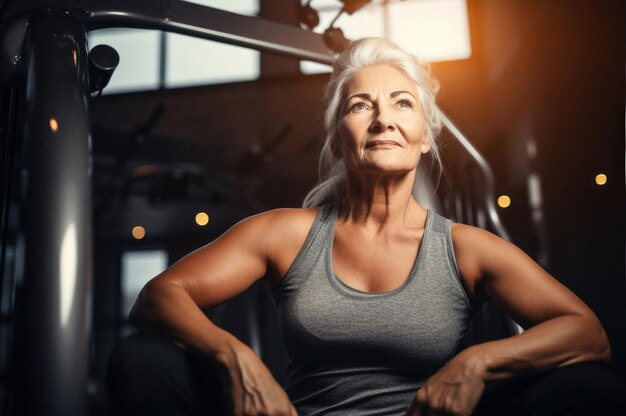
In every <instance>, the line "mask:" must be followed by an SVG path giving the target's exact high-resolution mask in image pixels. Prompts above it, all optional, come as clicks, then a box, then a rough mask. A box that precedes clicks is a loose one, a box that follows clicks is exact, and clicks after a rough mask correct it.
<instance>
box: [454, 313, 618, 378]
mask: <svg viewBox="0 0 626 416" xmlns="http://www.w3.org/2000/svg"><path fill="white" fill-rule="evenodd" d="M459 356H461V357H459V358H461V359H464V360H466V363H467V366H468V368H469V369H471V370H470V371H472V372H474V371H476V372H479V373H481V374H482V375H483V378H484V380H485V381H492V380H502V379H507V378H511V377H516V376H519V375H524V374H530V373H536V372H541V371H545V370H549V369H551V368H555V367H560V366H564V365H568V364H573V363H576V362H582V361H610V359H611V349H610V345H609V342H608V339H607V337H606V334H605V332H604V329H603V328H602V326H601V324H600V323H599V322H598V320H597V319H596V318H595V317H590V316H584V315H564V316H559V317H557V318H553V319H550V320H547V321H545V322H542V323H541V324H538V325H535V326H533V327H532V328H529V329H528V330H526V331H525V332H523V333H521V334H519V335H516V336H513V337H510V338H505V339H500V340H497V341H490V342H485V343H482V344H476V345H474V346H471V347H469V348H467V349H466V350H464V351H462V352H461V353H460V354H459Z"/></svg>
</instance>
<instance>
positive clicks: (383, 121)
mask: <svg viewBox="0 0 626 416" xmlns="http://www.w3.org/2000/svg"><path fill="white" fill-rule="evenodd" d="M375 114H376V118H375V119H374V121H373V122H372V124H371V125H370V131H372V132H382V131H385V130H393V129H395V124H394V122H393V120H392V119H391V117H389V114H387V112H386V111H381V110H380V109H379V110H376V113H375Z"/></svg>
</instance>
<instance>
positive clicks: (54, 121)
mask: <svg viewBox="0 0 626 416" xmlns="http://www.w3.org/2000/svg"><path fill="white" fill-rule="evenodd" d="M50 130H52V133H56V132H57V131H58V130H59V123H58V122H57V119H56V118H51V119H50Z"/></svg>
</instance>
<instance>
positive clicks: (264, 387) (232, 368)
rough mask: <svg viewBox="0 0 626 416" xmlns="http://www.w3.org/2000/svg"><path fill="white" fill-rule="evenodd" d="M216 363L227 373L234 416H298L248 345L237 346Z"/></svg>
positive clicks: (218, 357)
mask: <svg viewBox="0 0 626 416" xmlns="http://www.w3.org/2000/svg"><path fill="white" fill-rule="evenodd" d="M216 359H217V361H218V362H219V363H220V364H222V365H223V366H224V368H225V369H226V371H227V373H228V377H229V379H230V398H231V403H232V409H233V414H234V415H235V416H243V415H246V416H247V415H251V416H252V415H277V416H278V415H284V416H297V414H298V413H297V412H296V409H295V408H294V407H293V405H292V404H291V402H290V401H289V397H288V396H287V393H286V392H285V391H284V390H283V388H282V387H281V386H280V385H279V384H278V382H276V380H275V379H274V377H273V376H272V374H271V373H270V371H269V370H268V369H267V367H266V366H265V364H263V362H262V361H261V360H260V359H259V357H258V356H257V355H256V354H255V353H254V351H252V350H251V349H250V348H249V347H248V346H247V345H245V344H243V343H237V344H235V345H234V346H231V347H230V348H229V350H228V351H227V352H222V353H220V354H219V355H218V356H217V357H216Z"/></svg>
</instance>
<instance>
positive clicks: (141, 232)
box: [132, 225, 146, 240]
mask: <svg viewBox="0 0 626 416" xmlns="http://www.w3.org/2000/svg"><path fill="white" fill-rule="evenodd" d="M132 234H133V237H135V239H136V240H141V239H142V238H144V237H145V235H146V230H145V228H143V227H142V226H141V225H137V226H135V227H133V231H132Z"/></svg>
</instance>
